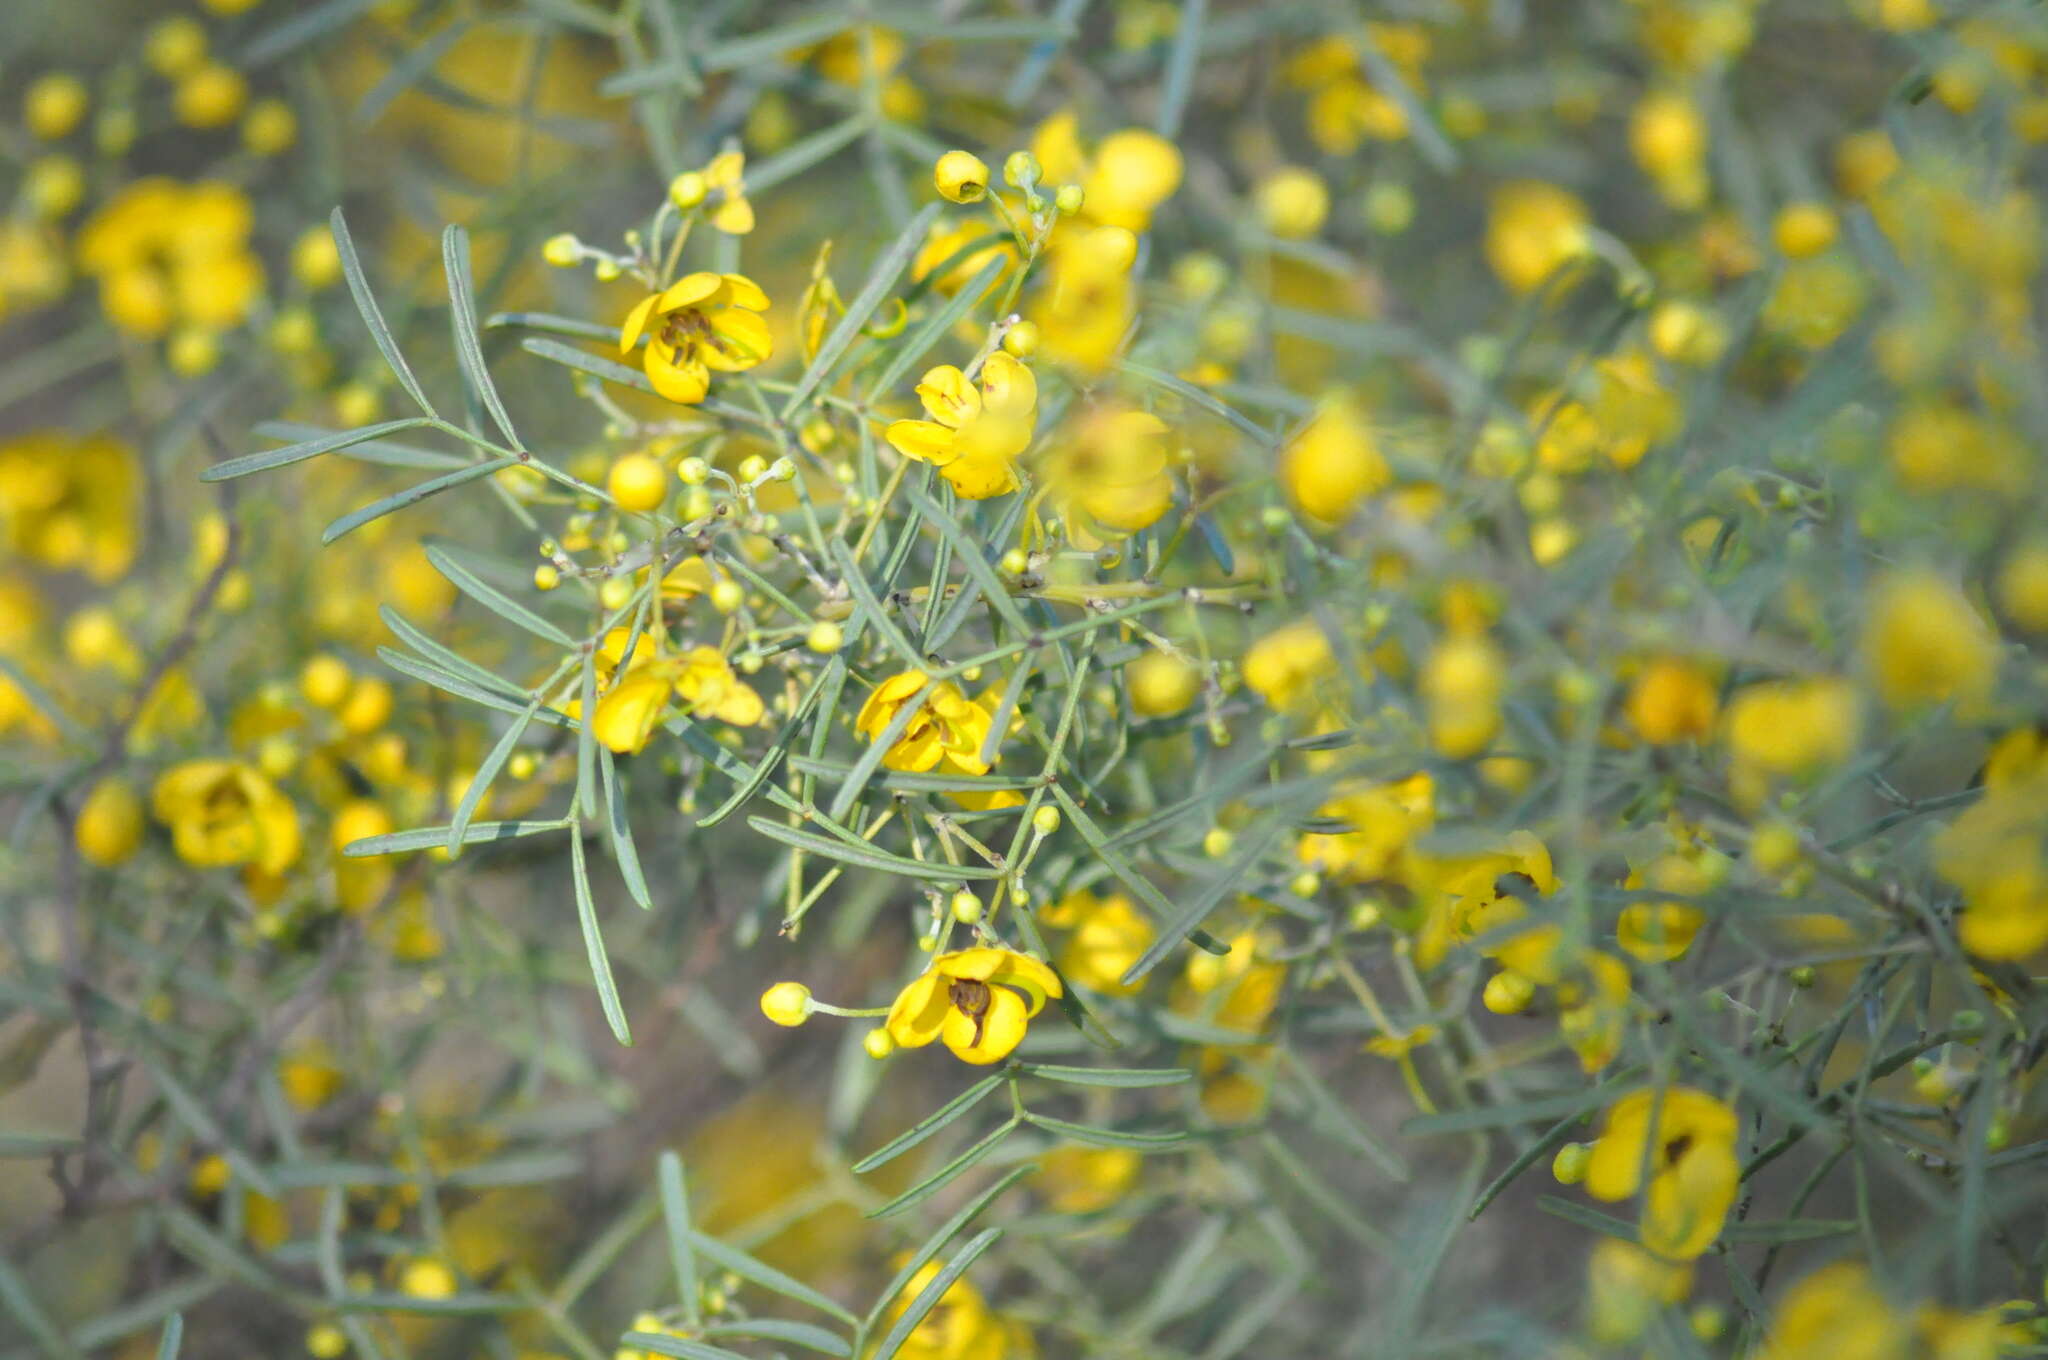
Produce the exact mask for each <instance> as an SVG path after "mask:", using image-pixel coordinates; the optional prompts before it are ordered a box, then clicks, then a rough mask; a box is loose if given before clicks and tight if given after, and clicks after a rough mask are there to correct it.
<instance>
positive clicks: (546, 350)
mask: <svg viewBox="0 0 2048 1360" xmlns="http://www.w3.org/2000/svg"><path fill="white" fill-rule="evenodd" d="M609 338H610V339H611V340H612V341H613V343H617V339H618V337H617V336H611V337H609ZM519 348H521V349H523V350H525V351H526V352H527V353H528V354H532V355H536V356H538V357H540V358H542V359H546V360H548V361H549V362H551V363H557V364H560V365H562V367H564V368H573V369H575V370H576V371H577V372H579V373H588V374H590V375H591V376H592V377H594V378H603V379H604V380H605V381H606V382H613V383H618V384H619V385H620V386H622V387H637V388H639V389H640V390H641V391H642V392H652V391H653V390H654V384H653V383H651V382H649V381H647V375H646V374H645V373H642V372H641V371H640V370H639V369H637V368H628V367H626V365H624V364H622V363H619V362H618V361H616V360H613V359H607V358H605V357H604V356H602V355H598V354H592V353H590V352H588V351H587V350H580V349H577V348H576V347H575V346H574V345H565V344H563V343H562V342H561V341H559V340H545V339H540V338H538V337H533V336H529V337H527V338H526V339H524V340H521V341H520V342H519Z"/></svg>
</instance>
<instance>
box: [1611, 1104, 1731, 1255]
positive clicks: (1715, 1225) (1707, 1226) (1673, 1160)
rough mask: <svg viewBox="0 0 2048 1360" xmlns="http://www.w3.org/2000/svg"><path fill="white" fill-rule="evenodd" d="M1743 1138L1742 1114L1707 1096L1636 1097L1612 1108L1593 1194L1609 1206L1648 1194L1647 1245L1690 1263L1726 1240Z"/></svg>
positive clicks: (1644, 1236) (1645, 1206)
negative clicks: (1738, 1115)
mask: <svg viewBox="0 0 2048 1360" xmlns="http://www.w3.org/2000/svg"><path fill="white" fill-rule="evenodd" d="M1738 1131H1739V1129H1738V1125H1737V1122H1736V1118H1735V1111H1734V1110H1732V1109H1730V1108H1729V1107H1728V1106H1727V1105H1726V1104H1724V1103H1723V1102H1721V1101H1719V1100H1716V1099H1715V1098H1714V1097H1713V1096H1711V1095H1708V1094H1707V1093H1706V1092H1705V1091H1701V1090H1697V1089H1695V1088H1693V1087H1690V1086H1670V1087H1665V1088H1662V1089H1661V1090H1642V1091H1632V1092H1630V1093H1629V1094H1628V1095H1625V1096H1623V1097H1622V1098H1621V1099H1620V1100H1617V1101H1616V1102H1614V1104H1613V1105H1612V1106H1610V1107H1609V1108H1608V1111H1607V1117H1606V1121H1605V1123H1604V1124H1603V1125H1602V1127H1601V1130H1600V1137H1599V1139H1598V1140H1597V1141H1595V1142H1594V1144H1593V1156H1592V1160H1591V1161H1590V1162H1588V1163H1587V1166H1586V1192H1587V1193H1588V1194H1590V1195H1592V1196H1593V1197H1594V1198H1595V1199H1602V1200H1608V1201H1614V1200H1623V1199H1628V1198H1629V1197H1631V1196H1633V1195H1635V1194H1636V1193H1637V1192H1638V1191H1641V1192H1643V1216H1642V1241H1643V1246H1644V1247H1645V1248H1646V1249H1648V1250H1650V1251H1652V1252H1655V1253H1656V1254H1657V1255H1659V1256H1662V1257H1665V1258H1667V1259H1669V1260H1674V1261H1690V1260H1692V1259H1694V1258H1695V1257H1697V1256H1699V1255H1701V1254H1702V1253H1703V1252H1705V1251H1706V1249H1707V1248H1708V1247H1710V1246H1712V1245H1713V1244H1714V1239H1715V1238H1717V1237H1719V1236H1720V1235H1721V1225H1722V1223H1723V1222H1724V1221H1725V1220H1726V1219H1727V1217H1728V1210H1729V1209H1730V1208H1731V1207H1732V1206H1733V1205H1734V1203H1735V1192H1736V1190H1737V1188H1738V1185H1739V1178H1740V1175H1741V1171H1742V1163H1741V1160H1740V1159H1739V1158H1738V1157H1737V1156H1736V1154H1735V1139H1736V1135H1737V1133H1738ZM1645 1175H1647V1177H1648V1183H1647V1185H1645V1179H1644V1178H1645Z"/></svg>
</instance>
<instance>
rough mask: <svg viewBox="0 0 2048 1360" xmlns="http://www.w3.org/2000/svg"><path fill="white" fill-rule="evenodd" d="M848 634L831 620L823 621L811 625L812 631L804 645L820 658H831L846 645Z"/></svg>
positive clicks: (805, 639)
mask: <svg viewBox="0 0 2048 1360" xmlns="http://www.w3.org/2000/svg"><path fill="white" fill-rule="evenodd" d="M845 642H846V634H845V633H844V632H842V631H841V630H840V627H839V625H838V624H836V623H834V622H832V621H831V620H830V619H821V620H820V621H818V622H817V623H814V624H812V625H811V631H810V632H809V633H808V634H807V635H805V637H804V645H805V646H806V647H809V648H810V649H811V650H812V651H814V652H816V653H818V655H820V656H830V655H831V654H832V653H834V652H836V651H838V650H839V649H840V647H842V646H843V645H845Z"/></svg>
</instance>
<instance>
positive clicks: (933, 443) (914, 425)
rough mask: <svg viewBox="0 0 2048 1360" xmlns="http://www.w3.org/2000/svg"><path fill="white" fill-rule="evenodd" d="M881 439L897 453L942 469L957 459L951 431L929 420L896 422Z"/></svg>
mask: <svg viewBox="0 0 2048 1360" xmlns="http://www.w3.org/2000/svg"><path fill="white" fill-rule="evenodd" d="M883 437H884V438H886V439H887V440H888V441H889V444H890V446H891V447H892V448H894V449H895V450H896V451H897V452H898V453H900V454H902V455H903V456H904V457H906V458H915V459H917V461H918V462H920V463H930V464H932V465H933V466H934V467H944V466H945V465H946V464H948V463H950V462H952V461H953V459H954V458H956V457H958V455H957V454H956V453H954V451H953V431H951V430H949V429H947V428H946V427H945V426H944V425H940V424H938V423H936V422H934V421H930V420H898V421H894V422H892V423H891V424H890V426H889V428H888V429H887V430H886V431H884V432H883Z"/></svg>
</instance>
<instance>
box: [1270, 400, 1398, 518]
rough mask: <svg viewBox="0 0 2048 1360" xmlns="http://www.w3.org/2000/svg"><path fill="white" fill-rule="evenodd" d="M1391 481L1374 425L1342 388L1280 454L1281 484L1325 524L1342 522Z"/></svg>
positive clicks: (1298, 504)
mask: <svg viewBox="0 0 2048 1360" xmlns="http://www.w3.org/2000/svg"><path fill="white" fill-rule="evenodd" d="M1393 480H1394V473H1393V469H1392V468H1390V467H1388V466H1387V460H1386V458H1385V457H1384V456H1383V455H1382V454H1381V453H1380V450H1379V445H1378V444H1377V443H1376V442H1375V441H1374V439H1373V436H1372V430H1371V429H1370V428H1369V427H1368V426H1367V425H1366V423H1365V421H1364V420H1363V419H1362V418H1361V416H1360V415H1359V412H1358V409H1357V407H1356V406H1354V405H1353V404H1352V402H1351V400H1350V398H1349V397H1347V396H1345V395H1343V394H1342V393H1337V394H1334V395H1331V396H1329V397H1326V398H1324V399H1323V401H1322V402H1321V403H1320V404H1318V406H1317V407H1316V413H1315V416H1314V418H1313V419H1311V420H1310V421H1309V423H1308V424H1307V425H1306V426H1305V427H1303V429H1302V431H1301V432H1300V433H1299V434H1297V435H1295V437H1294V438H1293V440H1291V441H1290V442H1289V443H1288V445H1287V448H1286V449H1285V451H1283V452H1282V454H1281V455H1280V482H1281V485H1283V486H1285V487H1286V488H1287V494H1288V495H1289V496H1290V497H1291V498H1292V499H1293V501H1294V503H1295V504H1296V505H1297V506H1299V507H1301V510H1302V512H1303V513H1305V514H1307V515H1310V516H1312V517H1314V518H1315V519H1318V520H1321V521H1322V522H1323V523H1325V524H1338V523H1341V522H1343V521H1344V520H1345V519H1347V518H1349V516H1350V514H1351V512H1352V511H1353V510H1355V509H1357V508H1358V506H1359V504H1360V503H1361V502H1363V501H1364V500H1365V498H1366V497H1368V496H1371V495H1373V494H1375V493H1377V492H1380V491H1384V490H1385V489H1386V488H1387V487H1388V486H1389V485H1391V484H1392V482H1393Z"/></svg>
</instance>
